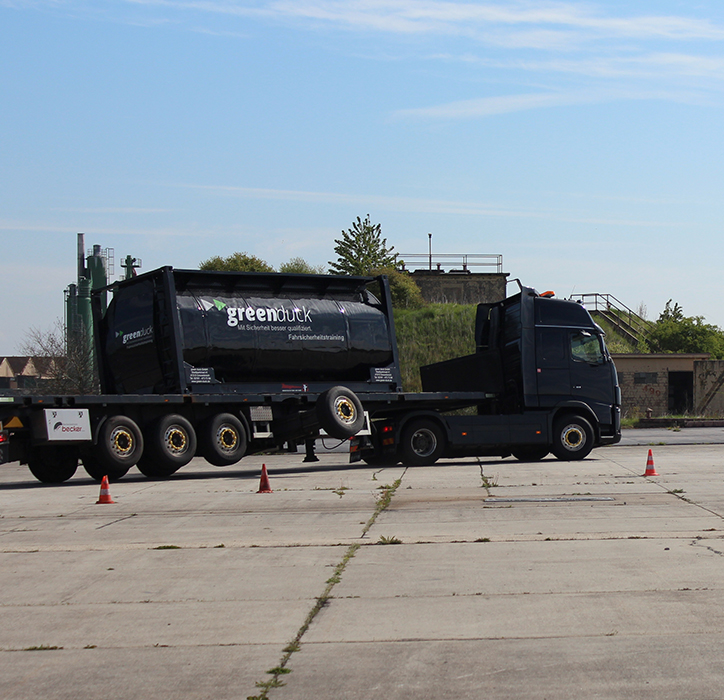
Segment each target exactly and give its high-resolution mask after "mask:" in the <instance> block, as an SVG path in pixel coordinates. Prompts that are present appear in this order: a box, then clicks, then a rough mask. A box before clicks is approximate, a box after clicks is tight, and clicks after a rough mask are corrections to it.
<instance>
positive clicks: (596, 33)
mask: <svg viewBox="0 0 724 700" xmlns="http://www.w3.org/2000/svg"><path fill="white" fill-rule="evenodd" d="M0 6H4V7H11V8H16V9H21V8H34V9H39V8H43V7H44V8H50V9H54V10H58V11H63V10H66V11H68V12H73V13H80V12H82V11H83V10H84V9H85V11H87V12H92V13H97V12H101V11H102V12H108V13H112V12H117V13H118V12H120V11H121V8H123V7H124V6H125V7H135V8H139V9H142V8H149V9H152V8H158V9H160V10H161V11H163V12H164V13H165V18H166V19H167V20H170V21H178V20H179V17H180V16H181V13H184V12H186V13H188V12H192V13H193V15H194V18H195V19H197V18H198V17H200V16H203V15H207V16H214V15H216V16H218V15H224V16H235V17H239V18H259V19H268V20H282V21H285V22H288V21H290V20H291V21H294V20H298V21H302V22H309V23H313V24H314V25H316V26H320V25H321V26H324V25H329V26H333V27H335V28H347V29H351V30H357V31H373V32H385V33H393V34H394V33H396V34H445V35H461V36H469V37H475V38H477V39H479V40H481V41H487V42H491V43H494V44H508V45H510V46H515V47H518V48H520V47H523V46H528V47H555V46H558V47H560V46H562V45H563V44H565V43H566V42H573V43H576V44H577V43H578V42H579V41H580V40H582V39H589V40H590V39H591V38H600V39H612V38H614V39H615V38H620V39H644V40H646V39H667V40H679V41H690V40H710V41H721V40H724V26H722V25H719V24H717V23H715V22H712V21H710V20H708V19H700V18H696V17H691V16H682V15H670V14H639V13H636V11H635V5H634V6H632V7H633V8H634V9H633V10H631V11H629V12H627V13H626V14H625V16H623V15H621V14H619V15H613V14H611V11H610V8H609V7H608V6H607V5H606V3H601V2H599V3H592V2H585V3H582V2H573V1H571V0H569V1H565V0H557V1H556V0H552V1H549V0H509V1H508V2H504V3H501V2H459V1H458V2H456V1H454V0H111V1H110V2H107V3H104V7H98V4H97V3H93V2H90V0H0ZM190 28H191V29H195V30H196V29H199V28H200V27H199V25H198V24H196V23H195V21H194V23H192V24H191V26H190ZM205 29H206V30H213V28H209V27H206V28H205ZM216 29H218V28H216ZM225 29H226V30H227V31H229V32H234V31H235V30H236V28H235V27H226V28H225Z"/></svg>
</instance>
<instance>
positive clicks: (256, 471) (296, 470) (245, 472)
mask: <svg viewBox="0 0 724 700" xmlns="http://www.w3.org/2000/svg"><path fill="white" fill-rule="evenodd" d="M483 464H484V465H485V466H495V465H509V466H513V465H515V464H518V462H516V461H515V460H510V459H500V458H497V457H491V458H490V459H488V460H486V461H485V462H483V461H482V460H480V459H479V458H478V459H476V460H471V459H466V460H460V459H450V460H444V461H440V462H438V463H436V464H431V465H427V466H420V467H415V469H441V468H445V467H455V466H457V467H461V466H469V467H478V466H481V465H483ZM397 468H404V466H403V465H402V464H395V465H388V466H375V467H371V466H370V465H368V464H366V463H364V462H359V463H355V464H348V463H344V464H321V463H317V462H314V463H311V464H295V465H290V466H287V467H281V468H280V467H272V468H268V472H269V475H270V477H273V476H274V475H278V476H285V475H290V476H293V475H301V474H318V473H325V472H338V471H342V470H345V471H347V470H355V469H371V470H372V471H374V472H375V473H379V472H384V471H385V470H386V469H397ZM260 474H261V467H257V466H255V467H253V468H250V469H232V470H230V469H228V468H219V470H218V471H214V472H212V471H194V470H193V468H191V469H189V470H187V471H183V470H180V471H178V472H176V473H175V474H172V475H171V476H170V477H168V478H164V479H151V478H149V477H147V476H144V475H143V474H140V473H138V472H136V473H129V474H126V476H124V477H123V478H122V479H120V480H118V481H121V482H123V483H137V484H138V483H148V482H163V481H201V480H210V479H211V480H213V479H239V480H241V479H245V480H250V481H256V480H258V479H259V477H260ZM118 481H117V482H118ZM117 482H116V483H117ZM111 483H114V482H111ZM89 484H94V485H96V486H98V487H100V484H99V482H98V481H96V480H95V479H92V478H91V477H90V476H87V475H86V474H85V473H84V471H83V467H82V466H79V467H78V471H77V473H76V475H75V476H74V477H72V478H71V479H69V480H68V481H65V482H63V483H60V484H44V483H42V482H40V481H36V480H35V478H34V477H33V476H32V475H31V474H30V473H29V472H28V480H27V481H20V482H15V483H11V484H0V492H1V491H22V490H26V489H58V488H74V487H76V486H88V485H89Z"/></svg>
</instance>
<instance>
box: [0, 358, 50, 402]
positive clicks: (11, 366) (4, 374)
mask: <svg viewBox="0 0 724 700" xmlns="http://www.w3.org/2000/svg"><path fill="white" fill-rule="evenodd" d="M50 362H51V360H50V358H47V357H28V356H5V357H0V391H3V390H4V391H5V392H6V393H7V392H8V391H10V392H14V391H18V392H19V393H22V391H23V390H24V389H33V388H35V387H37V386H38V384H39V383H40V382H42V381H43V380H44V379H46V378H47V374H48V369H49V363H50Z"/></svg>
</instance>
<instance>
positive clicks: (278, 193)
mask: <svg viewBox="0 0 724 700" xmlns="http://www.w3.org/2000/svg"><path fill="white" fill-rule="evenodd" d="M171 186H172V187H182V188H185V189H191V190H199V191H205V192H209V193H213V194H217V195H222V196H227V197H240V198H244V199H270V200H278V201H287V202H312V203H331V204H354V205H356V206H361V207H363V208H364V207H368V208H372V207H374V208H377V209H380V210H387V211H403V212H415V213H425V214H463V215H467V216H478V217H499V218H511V219H545V220H551V221H565V222H570V223H583V224H599V225H609V226H644V227H667V228H669V227H680V226H682V225H683V224H682V223H681V222H675V221H664V220H644V219H640V220H637V219H617V218H614V217H611V218H601V217H594V216H587V215H586V214H585V213H582V212H574V211H571V210H556V209H551V210H544V209H533V208H527V209H526V208H525V207H520V206H516V207H515V208H509V207H505V206H500V205H496V204H491V203H487V202H459V201H451V200H434V199H418V198H415V197H387V196H384V195H365V194H343V193H338V192H310V191H304V190H280V189H262V188H257V187H238V186H233V185H198V184H190V183H176V184H174V185H171Z"/></svg>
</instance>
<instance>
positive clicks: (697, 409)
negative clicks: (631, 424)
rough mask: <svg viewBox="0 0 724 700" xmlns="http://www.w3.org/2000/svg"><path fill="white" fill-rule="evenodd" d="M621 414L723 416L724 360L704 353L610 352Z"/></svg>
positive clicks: (636, 415)
mask: <svg viewBox="0 0 724 700" xmlns="http://www.w3.org/2000/svg"><path fill="white" fill-rule="evenodd" d="M612 357H613V361H614V363H615V365H616V370H617V372H618V379H619V384H620V386H621V404H622V406H621V410H622V412H623V415H624V416H628V417H642V418H643V417H645V416H646V413H647V410H648V409H651V415H652V416H653V417H657V416H662V415H682V414H686V413H689V414H694V415H724V390H723V387H724V361H721V360H710V359H709V357H710V356H709V354H708V353H654V354H638V353H626V354H623V353H621V354H613V355H612Z"/></svg>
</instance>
